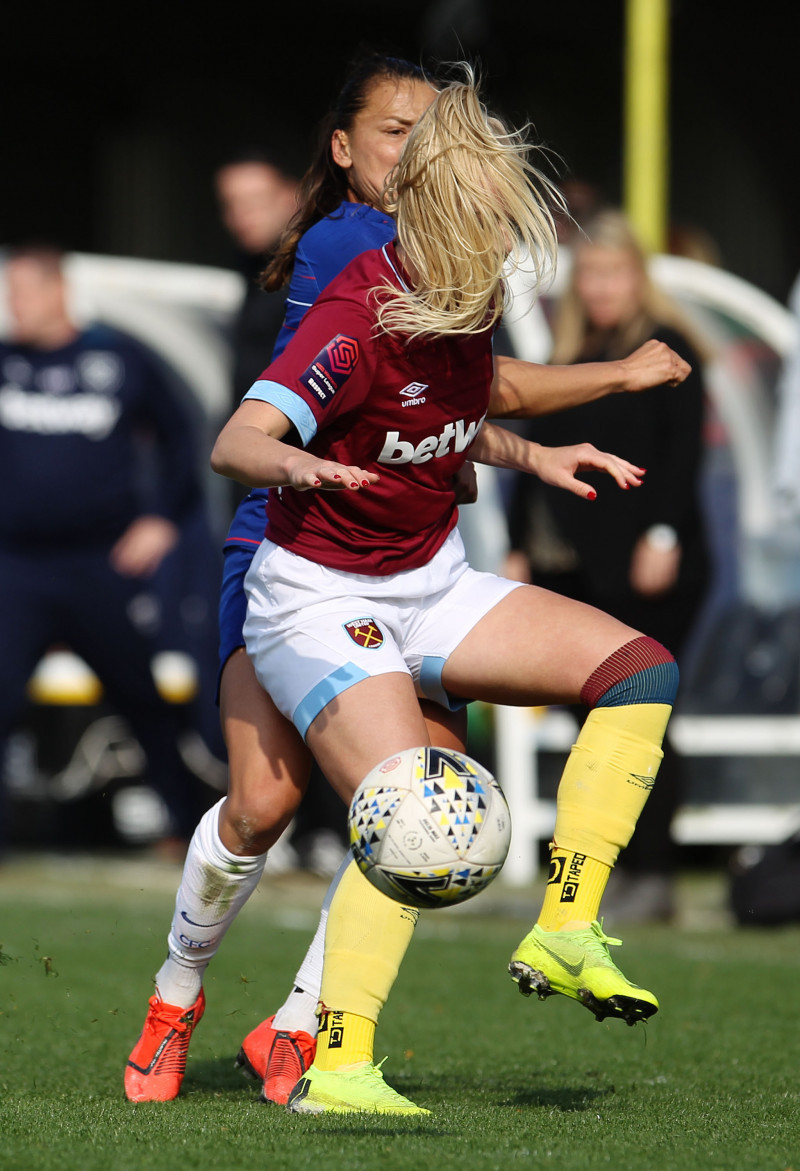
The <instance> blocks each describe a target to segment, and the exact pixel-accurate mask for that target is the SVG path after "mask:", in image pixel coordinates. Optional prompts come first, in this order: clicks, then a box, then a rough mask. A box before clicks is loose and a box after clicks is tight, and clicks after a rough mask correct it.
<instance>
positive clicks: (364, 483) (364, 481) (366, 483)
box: [361, 480, 369, 488]
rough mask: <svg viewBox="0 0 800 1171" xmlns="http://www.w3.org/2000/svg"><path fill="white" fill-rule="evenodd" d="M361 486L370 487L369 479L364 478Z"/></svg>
mask: <svg viewBox="0 0 800 1171" xmlns="http://www.w3.org/2000/svg"><path fill="white" fill-rule="evenodd" d="M361 487H362V488H368V487H369V480H362V481H361Z"/></svg>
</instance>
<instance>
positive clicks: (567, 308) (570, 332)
mask: <svg viewBox="0 0 800 1171" xmlns="http://www.w3.org/2000/svg"><path fill="white" fill-rule="evenodd" d="M593 247H596V248H608V249H613V250H614V251H615V252H624V253H626V254H627V255H628V257H629V258H630V259H631V260H632V261H633V263H634V265H635V267H636V268H637V269H638V271H639V274H640V277H641V290H642V293H641V300H640V304H639V308H638V311H637V312H636V313H635V314H634V316H633V317H632V318H631V319H630V320H629V321H624V322H622V323H620V325H619V326H618V328H617V329H615V330H614V331H613V332H612V333H611V335H610V336H609V337H607V339H606V346H605V357H607V358H609V359H616V358H627V357H628V355H629V354H632V353H633V351H634V350H635V349H637V347H638V346H640V345H642V343H643V342H646V341H647V340H648V338H650V337H652V335H653V331H654V330H655V329H656V328H657V327H658V326H659V325H664V326H668V327H669V328H670V329H674V330H675V331H676V332H677V333H680V334H682V335H683V337H685V338H686V340H687V341H688V342H689V343H690V344H691V345H692V347H693V349H695V350H696V352H697V354H698V357H700V358H701V359H703V360H704V361H707V360H709V359H710V358H711V357H712V356H713V353H712V347H711V343H710V341H709V340H708V339H707V338H706V337H705V336H704V335H703V334H702V333H701V331H700V330H698V329H697V327H696V326H695V325H694V323H693V322H692V321H691V320H690V319H689V318H688V317H687V315H686V314H685V313H684V311H683V309H681V307H680V306H679V305H678V304H677V303H676V302H675V301H673V299H672V298H671V297H670V296H668V295H667V294H666V293H665V292H663V291H662V290H661V289H660V288H659V287H658V286H657V285H656V284H654V283H653V281H652V280H651V278H650V274H649V272H648V267H647V259H648V258H647V253H646V252H645V250H644V247H643V246H642V244H641V243H640V241H639V239H638V237H637V236H636V233H635V232H634V230H633V228H632V226H631V224H630V222H629V221H628V219H627V218H626V217H625V216H624V215H623V213H622V212H621V211H616V210H614V209H606V210H604V211H601V212H598V213H597V215H595V216H594V217H593V218H592V219H590V220H589V221H588V222H586V223H585V224H584V225H583V230H582V232H581V234H580V236H579V237H578V238H577V239H576V241H575V244H574V245H573V253H574V263H573V268H572V276H571V278H570V283H569V287H568V289H567V291H566V293H565V294H564V296H563V297H562V298H561V300H560V301H559V304H558V306H557V309H556V312H555V316H554V320H553V350H552V353H551V355H550V361H551V362H553V363H555V364H557V365H561V364H564V365H568V364H569V363H571V362H576V361H579V360H580V359H581V358H584V357H587V356H588V357H591V356H592V355H591V354H588V353H587V352H586V349H587V342H588V341H589V338H590V335H591V325H590V322H589V320H588V318H587V315H586V309H585V307H584V305H583V302H582V301H581V299H580V297H579V296H578V292H577V288H576V275H577V270H578V258H579V256H580V253H581V252H582V251H583V250H584V249H588V248H593Z"/></svg>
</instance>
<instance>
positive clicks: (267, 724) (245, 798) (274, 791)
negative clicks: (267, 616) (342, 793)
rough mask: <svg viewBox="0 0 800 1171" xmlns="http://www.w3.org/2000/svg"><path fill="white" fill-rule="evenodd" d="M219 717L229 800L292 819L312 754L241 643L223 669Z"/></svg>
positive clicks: (242, 809)
mask: <svg viewBox="0 0 800 1171" xmlns="http://www.w3.org/2000/svg"><path fill="white" fill-rule="evenodd" d="M220 717H221V720H222V731H223V736H224V738H225V745H226V748H227V751H228V800H229V802H231V804H232V805H233V806H235V808H236V810H237V811H240V810H241V811H246V810H248V809H249V810H252V811H253V813H254V814H255V812H256V811H257V810H264V809H265V808H267V809H268V808H270V807H273V806H274V807H275V808H276V811H277V810H280V812H281V816H283V817H286V818H287V822H288V820H291V817H292V816H293V815H294V812H295V811H296V809H297V806H298V805H299V803H300V800H301V798H302V796H303V793H304V792H305V789H306V786H307V784H308V777H309V772H310V769H311V754H310V752H309V750H308V749H307V748H306V746H305V744H304V743H303V740H302V737H301V736H300V734H299V733H298V732H297V730H296V729H295V727H294V726H293V724H292V723H291V722H290V721H289V720H287V719H286V718H285V716H282V715H281V713H280V712H279V711H278V709H277V708H276V707H275V704H274V703H273V702H272V700H271V699H270V697H269V696H268V695H267V693H266V692H265V691H264V689H263V687H262V686H261V684H260V683H259V681H258V679H257V678H256V673H255V671H254V669H253V664H252V663H251V662H250V660H249V658H248V657H247V654H246V652H245V651H244V649H243V648H240V649H239V650H237V651H234V653H233V654H232V655H231V656H230V657H229V659H228V661H227V662H226V664H225V666H224V668H223V670H222V676H221V679H220ZM243 815H244V814H243ZM287 815H288V817H287Z"/></svg>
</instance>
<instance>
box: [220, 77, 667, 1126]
mask: <svg viewBox="0 0 800 1171" xmlns="http://www.w3.org/2000/svg"><path fill="white" fill-rule="evenodd" d="M525 153H526V152H525V148H524V144H523V143H522V142H521V141H520V140H519V138H517V136H515V135H513V134H510V133H509V132H507V131H506V130H505V129H504V128H503V127H502V126H501V125H500V124H499V123H498V122H497V121H496V120H495V119H492V118H490V117H489V116H488V115H487V113H486V111H485V110H484V108H483V107H482V105H481V103H480V102H479V100H478V96H477V93H476V90H475V87H474V85H473V84H472V83H471V82H467V83H454V84H451V85H448V86H446V87H444V88H443V89H442V90H441V91H440V92H439V93H438V94H437V95H436V97H435V98H434V100H433V103H432V105H431V106H430V108H429V109H428V111H427V112H426V113H425V114H424V115H423V116H422V118H421V120H420V122H419V123H418V125H417V128H416V129H415V131H414V132H413V133H412V135H411V136H410V137H409V140H408V143H407V145H406V148H405V150H404V152H403V156H402V160H401V163H400V165H399V167H398V169H397V172H396V175H395V177H394V211H395V217H396V221H397V230H398V240H397V244H396V245H385V246H384V247H383V248H381V249H378V250H375V251H372V252H368V253H365V254H364V255H363V256H361V257H359V258H358V259H356V260H354V261H353V262H352V263H351V264H350V265H349V266H348V267H347V268H346V269H345V271H344V272H343V273H342V274H341V275H340V276H339V277H338V278H337V279H336V280H335V281H334V282H333V283H332V284H331V285H330V286H329V287H328V289H327V290H326V292H325V293H324V294H323V295H322V296H321V297H320V298H319V299H318V300H317V302H316V303H315V305H314V306H313V308H312V309H311V310H310V311H309V312H308V313H307V314H306V316H305V317H304V319H303V321H302V323H301V325H300V328H299V329H298V331H297V333H296V335H295V337H294V339H293V341H292V343H291V344H290V345H289V347H287V349H286V351H285V352H284V354H283V355H282V356H281V357H280V358H278V359H277V361H276V362H274V363H273V365H272V366H271V367H270V368H269V369H268V370H267V371H266V372H265V375H264V376H263V377H262V379H261V380H259V382H257V383H256V384H255V386H254V387H253V389H252V390H251V391H250V392H249V394H248V395H247V396H246V398H245V401H244V402H243V404H242V406H241V407H240V408H239V410H238V411H237V412H236V413H235V414H234V416H233V417H232V419H231V420H230V421H229V423H228V424H227V425H226V427H225V429H224V430H223V432H222V434H221V435H220V437H219V439H218V441H217V444H216V446H215V450H214V454H213V457H212V464H213V466H214V467H215V469H216V470H217V471H219V472H221V473H223V474H226V475H230V476H232V477H235V478H237V479H240V480H242V481H243V482H245V483H249V484H251V485H254V486H257V487H262V488H263V487H270V488H272V489H273V490H272V491H271V493H270V499H269V504H268V531H269V539H267V540H265V541H264V542H263V543H262V544H261V546H260V548H259V551H258V553H257V554H256V556H255V558H254V561H253V565H252V567H251V570H250V572H249V574H248V579H247V586H248V592H249V595H250V601H249V611H248V619H247V623H246V627H245V633H246V638H247V644H248V652H249V655H250V657H251V659H252V661H253V662H254V664H255V668H256V672H257V675H258V678H259V680H260V682H261V684H262V685H263V686H264V688H265V689H266V690H267V691H268V692H269V694H270V696H271V698H272V700H273V702H274V703H275V704H276V706H277V708H278V709H279V710H280V711H281V712H282V713H283V715H284V716H286V717H287V718H289V719H291V720H292V722H293V724H294V725H295V727H296V728H297V730H298V731H299V732H300V733H301V735H302V736H303V737H304V739H305V741H306V743H307V745H308V747H309V748H310V749H311V751H312V752H313V753H314V755H315V756H316V757H317V759H318V760H319V762H320V764H321V766H322V768H323V771H324V772H325V775H326V776H327V777H328V778H329V779H330V781H331V782H332V783H333V784H334V786H335V787H336V788H337V790H338V791H339V792H340V793H341V794H342V795H343V796H344V797H349V795H350V794H352V792H353V790H354V789H355V787H356V786H357V784H358V783H359V781H360V780H361V778H362V777H363V776H364V775H365V774H366V772H368V771H369V769H370V768H372V767H373V766H374V765H375V764H376V763H378V761H380V760H381V759H383V758H384V757H386V756H388V755H390V754H391V753H393V752H396V751H399V750H401V749H403V748H407V747H413V746H417V745H420V744H425V743H430V739H429V737H428V733H427V730H426V726H425V723H424V720H423V719H422V716H421V714H420V709H419V702H418V697H419V696H427V697H428V698H430V699H433V700H435V701H437V702H439V703H441V704H443V705H448V706H453V705H455V704H457V703H458V702H463V701H464V700H466V699H467V698H473V697H474V698H481V699H484V700H486V701H488V702H498V703H520V704H526V705H527V704H531V703H543V702H559V703H565V702H576V701H577V700H578V699H579V698H582V699H583V701H584V702H585V703H587V704H588V705H589V706H590V707H591V708H592V711H591V713H590V715H589V717H588V719H587V721H586V724H585V726H584V729H583V730H582V732H581V735H580V738H579V740H578V743H577V744H576V746H575V748H574V750H573V752H572V754H571V756H570V759H569V761H568V763H567V767H566V769H565V773H564V776H563V778H562V781H561V785H560V789H559V806H558V821H557V826H556V833H555V842H554V846H553V857H552V877H551V881H550V883H549V884H548V889H547V895H546V898H545V902H544V906H543V909H542V912H541V914H540V916H539V921H538V922H537V924H536V925H535V926H534V927H533V928H532V930H531V932H530V933H529V934H528V935H527V936H526V938H525V939H524V940H523V941H522V943H521V944H520V946H519V948H518V949H517V951H516V953H515V955H514V957H513V959H512V965H511V968H512V975H513V976H514V978H515V979H516V980H517V981H518V982H519V983H520V985H521V986H523V987H524V988H525V989H526V990H528V991H532V990H536V991H538V992H539V994H540V995H547V994H549V993H551V992H562V993H564V994H566V995H568V996H571V997H573V998H575V999H577V1000H580V1001H582V1002H584V1003H585V1004H586V1005H587V1006H588V1007H590V1008H591V1009H592V1011H594V1012H595V1014H596V1015H598V1016H599V1017H601V1018H602V1017H603V1016H607V1015H612V1016H613V1015H616V1016H619V1017H622V1018H623V1019H625V1020H628V1021H629V1022H631V1023H633V1022H635V1021H636V1020H639V1019H644V1018H646V1017H647V1016H649V1015H651V1014H652V1013H653V1012H655V1011H656V1009H657V1001H656V998H655V997H654V996H653V994H652V993H650V992H648V991H647V990H645V989H641V988H638V987H637V986H636V985H633V984H631V982H630V981H628V980H627V979H626V978H625V977H624V976H623V975H622V973H621V972H620V971H619V970H618V969H617V968H616V967H615V966H614V964H613V963H612V962H611V960H610V957H609V955H608V950H607V943H608V942H609V941H608V940H607V938H606V937H605V936H604V935H603V933H602V930H601V928H600V926H599V923H598V922H597V913H598V908H599V902H600V897H601V895H602V892H603V889H604V886H605V882H606V879H607V877H608V874H609V872H610V869H611V867H612V866H613V863H614V861H615V859H616V855H617V852H618V851H619V849H620V848H621V847H622V846H623V845H625V844H626V843H627V841H628V839H629V838H630V836H631V834H632V832H633V828H634V826H635V822H636V818H637V817H638V814H639V812H640V811H641V808H642V807H643V805H644V802H645V800H646V797H647V794H648V792H649V790H650V788H651V787H652V784H653V781H654V779H655V775H656V772H657V769H658V763H659V761H660V758H661V747H660V745H661V741H662V738H663V734H664V730H665V727H666V722H667V719H668V716H669V712H670V710H671V705H672V701H673V699H674V693H675V689H676V686H677V670H676V667H675V663H674V660H673V658H672V656H671V655H670V654H669V652H668V651H666V650H665V649H664V648H663V647H662V646H660V644H658V643H655V642H654V641H653V640H651V639H649V638H647V637H646V636H644V635H642V634H640V633H639V632H637V631H636V630H633V629H631V628H630V627H627V626H625V625H623V624H622V623H620V622H618V621H617V620H615V619H612V618H610V617H608V616H607V615H604V614H602V613H601V612H599V611H597V610H593V609H591V608H590V607H587V606H584V605H581V604H578V603H574V602H571V601H569V600H568V599H564V598H560V597H558V596H556V595H553V594H550V593H548V592H547V591H544V590H541V589H538V588H536V587H530V586H528V587H526V586H520V585H519V584H518V583H512V582H509V581H505V580H504V579H502V578H498V577H495V576H493V575H491V574H478V573H475V572H474V571H473V570H471V569H470V568H469V566H468V565H467V564H466V562H465V560H464V556H463V547H462V546H461V544H460V541H459V538H458V535H457V532H456V531H455V520H456V509H455V504H454V488H453V477H454V474H455V473H456V472H457V471H458V469H459V467H460V466H461V465H462V464H463V462H464V460H465V459H466V458H467V456H468V455H469V458H471V459H478V460H482V461H485V462H487V463H491V464H494V465H495V466H504V467H517V468H520V469H524V470H527V471H530V472H533V473H539V474H542V473H544V474H545V475H548V474H552V466H551V461H552V460H553V456H552V454H551V453H547V452H545V451H543V449H541V448H539V447H538V446H536V445H529V444H526V443H525V442H524V441H522V440H520V439H518V438H517V437H516V436H514V435H511V434H510V433H508V432H506V431H502V430H499V429H497V428H495V427H493V426H492V425H489V424H484V418H485V415H486V412H487V409H488V405H489V398H490V391H491V384H492V378H493V364H492V354H491V335H492V332H493V329H494V327H495V325H496V324H497V322H498V321H499V319H500V316H501V313H502V292H503V271H504V266H505V264H506V261H507V257H508V253H509V251H511V252H512V253H513V255H515V256H517V255H519V254H522V253H523V252H524V253H525V254H526V255H528V256H529V257H533V258H536V259H535V261H534V262H535V263H537V264H539V265H540V266H541V267H544V266H545V263H546V258H548V257H552V256H553V254H554V251H555V231H554V227H553V222H552V218H551V215H550V212H549V210H548V207H547V202H546V186H547V185H546V184H545V182H544V181H543V180H542V178H541V176H539V175H538V173H537V172H535V171H534V169H533V168H532V167H531V166H530V164H529V163H528V162H527V160H526V157H525ZM543 192H544V193H543ZM412 383H415V384H418V385H419V386H420V387H423V388H424V392H423V391H420V393H419V394H416V395H415V398H416V399H417V400H419V401H417V402H416V403H415V404H414V406H413V407H412V408H411V409H407V408H405V407H404V405H403V404H404V402H406V401H407V396H404V395H403V394H402V392H403V391H404V390H407V389H408V387H409V386H411V385H412ZM290 428H294V432H295V433H296V435H297V436H298V437H299V441H300V444H301V446H299V447H298V446H295V445H294V444H289V443H286V442H285V441H284V439H285V437H286V436H287V435H288V433H289V431H290ZM556 458H557V459H558V460H560V461H562V462H561V465H560V472H559V475H560V476H561V479H562V482H564V483H566V482H568V481H571V482H573V484H578V485H579V484H580V481H576V480H575V477H574V473H575V471H577V470H579V469H580V468H582V467H587V466H592V467H598V468H602V469H605V470H606V471H608V472H610V473H611V474H612V475H613V476H614V478H615V479H617V481H618V483H620V484H621V485H622V486H625V485H626V484H628V485H637V484H639V483H640V482H641V474H642V470H641V469H637V468H636V467H635V466H634V465H632V464H629V463H627V462H626V461H624V460H620V459H618V458H616V457H614V456H609V455H605V454H603V453H599V452H596V451H594V449H591V448H588V447H585V446H581V447H578V448H575V449H571V450H570V457H569V462H568V463H567V462H564V457H563V455H562V456H558V457H556ZM548 469H549V470H548ZM584 487H585V486H584ZM577 490H579V491H581V490H582V489H581V488H578V489H577ZM584 494H585V495H586V496H587V498H589V499H590V498H591V497H592V495H593V493H592V491H591V490H588V489H587V490H585V492H584ZM365 630H369V631H370V638H369V639H368V640H367V639H366V638H364V635H363V632H364V631H365ZM364 711H369V713H370V718H369V720H368V721H365V720H364V718H363V713H364ZM556 843H557V844H556ZM411 919H413V916H410V915H409V914H408V910H407V909H405V908H403V907H401V906H400V904H393V903H392V902H391V901H390V900H387V899H385V898H383V897H382V896H380V895H378V894H377V892H374V891H373V890H372V888H371V887H369V885H368V884H367V883H365V882H364V880H363V877H362V876H360V875H359V874H358V873H357V871H356V870H355V867H354V866H351V867H350V869H349V870H348V871H347V872H346V873H345V875H344V877H343V879H342V880H341V882H340V884H339V886H338V889H337V891H336V894H335V895H334V898H333V901H332V903H331V907H330V913H329V920H328V930H327V937H326V944H325V970H324V973H323V983H322V1002H323V1010H322V1023H321V1027H320V1035H319V1045H318V1049H317V1056H316V1059H315V1063H314V1065H313V1066H312V1067H311V1068H310V1069H309V1070H308V1071H307V1073H306V1075H305V1076H304V1077H303V1078H302V1079H301V1081H300V1082H299V1083H298V1086H297V1087H296V1088H295V1091H294V1092H293V1094H292V1096H291V1097H290V1106H291V1108H292V1109H295V1110H298V1111H307V1112H320V1111H324V1110H331V1111H335V1112H350V1111H352V1110H373V1111H374V1110H377V1111H381V1112H392V1113H394V1112H401V1113H415V1112H417V1111H418V1107H416V1106H414V1105H413V1104H412V1103H410V1102H409V1101H408V1100H407V1099H405V1098H403V1097H402V1096H401V1095H398V1094H396V1093H395V1092H394V1091H393V1090H391V1089H390V1087H388V1086H387V1085H386V1084H385V1082H384V1081H383V1079H382V1075H381V1073H380V1071H379V1069H377V1068H376V1067H375V1066H374V1065H373V1064H372V1041H373V1035H374V1029H375V1023H376V1021H377V1018H378V1013H379V1011H380V1008H381V1006H382V1004H383V1003H384V1002H385V999H386V997H387V995H388V992H389V989H390V987H391V983H392V982H393V979H394V976H395V974H396V963H384V962H383V957H384V956H385V955H386V954H387V951H388V952H391V954H392V955H393V956H394V955H396V954H397V952H398V950H399V949H398V939H402V940H406V941H407V940H408V939H409V938H410V933H411V929H412V928H413V923H411V924H410V925H409V922H408V921H409V920H411Z"/></svg>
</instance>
